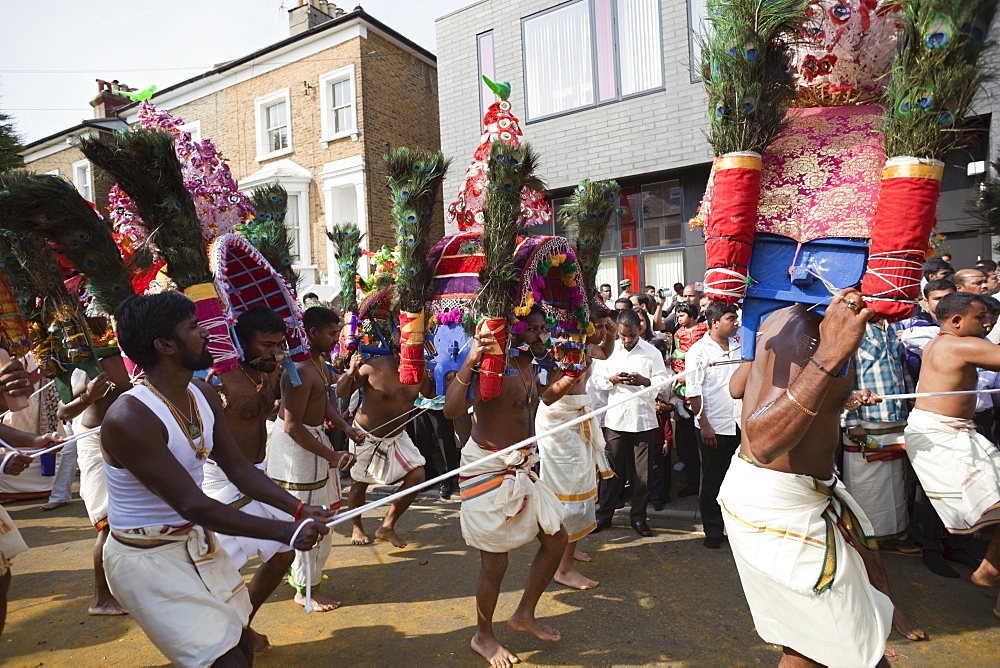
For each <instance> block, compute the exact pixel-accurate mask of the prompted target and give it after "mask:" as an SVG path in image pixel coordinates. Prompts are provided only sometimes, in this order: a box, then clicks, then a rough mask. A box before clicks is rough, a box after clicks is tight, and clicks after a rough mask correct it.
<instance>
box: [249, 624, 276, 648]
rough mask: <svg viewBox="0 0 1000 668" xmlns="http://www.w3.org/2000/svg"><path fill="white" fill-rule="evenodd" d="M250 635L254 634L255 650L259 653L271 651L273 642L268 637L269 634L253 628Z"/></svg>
mask: <svg viewBox="0 0 1000 668" xmlns="http://www.w3.org/2000/svg"><path fill="white" fill-rule="evenodd" d="M250 635H251V636H253V651H254V652H257V653H258V654H264V653H266V652H270V651H271V650H272V649H274V648H273V647H271V642H270V641H269V640H268V639H267V636H266V635H264V634H263V633H257V632H256V631H254V630H253V629H250Z"/></svg>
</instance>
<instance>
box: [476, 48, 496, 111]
mask: <svg viewBox="0 0 1000 668" xmlns="http://www.w3.org/2000/svg"><path fill="white" fill-rule="evenodd" d="M476 47H477V51H478V53H479V115H480V116H485V115H486V110H487V109H489V108H490V105H491V104H493V100H495V99H496V97H495V96H494V95H493V91H492V90H490V87H489V86H487V85H486V82H485V81H483V77H488V78H489V80H490V81H494V80H495V79H496V73H495V72H494V71H493V70H494V55H493V31H492V30H490V31H489V32H484V33H483V34H481V35H479V36H478V37H476Z"/></svg>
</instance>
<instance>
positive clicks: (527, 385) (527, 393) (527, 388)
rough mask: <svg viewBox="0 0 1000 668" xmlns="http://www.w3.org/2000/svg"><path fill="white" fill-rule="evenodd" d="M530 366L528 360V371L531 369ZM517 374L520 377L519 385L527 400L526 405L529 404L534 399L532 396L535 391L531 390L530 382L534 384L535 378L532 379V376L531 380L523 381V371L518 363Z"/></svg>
mask: <svg viewBox="0 0 1000 668" xmlns="http://www.w3.org/2000/svg"><path fill="white" fill-rule="evenodd" d="M531 368H532V364H531V362H528V369H529V371H530V370H531ZM517 375H518V376H520V377H521V385H522V386H523V387H524V394H525V396H526V397H527V402H528V405H529V406H530V405H531V404H532V403H534V401H535V397H534V394H535V393H534V392H532V391H531V386H532V384H534V380H535V379H534V377H532V378H531V380H529V381H525V379H524V373H523V372H522V371H521V367H520V365H518V368H517Z"/></svg>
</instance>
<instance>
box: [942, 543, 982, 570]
mask: <svg viewBox="0 0 1000 668" xmlns="http://www.w3.org/2000/svg"><path fill="white" fill-rule="evenodd" d="M942 556H944V558H945V559H946V560H947V561H954V562H955V563H957V564H962V565H964V566H968V567H969V568H971V569H972V570H976V569H977V568H979V566H980V564H981V563H982V562H980V561H976V560H975V559H974V558H973V557H972V556H970V555H969V553H968V552H966V551H965V550H959V549H957V548H956V549H949V548H947V547H946V548H944V553H943V555H942Z"/></svg>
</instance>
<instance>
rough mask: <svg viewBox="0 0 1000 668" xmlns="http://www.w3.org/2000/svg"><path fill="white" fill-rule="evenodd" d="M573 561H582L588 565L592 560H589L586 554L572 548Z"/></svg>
mask: <svg viewBox="0 0 1000 668" xmlns="http://www.w3.org/2000/svg"><path fill="white" fill-rule="evenodd" d="M573 559H575V560H576V561H582V562H584V563H589V562H591V561H593V559H591V558H590V555H589V554H587V553H586V552H584V551H583V550H581V549H580V548H578V547H576V548H573Z"/></svg>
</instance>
